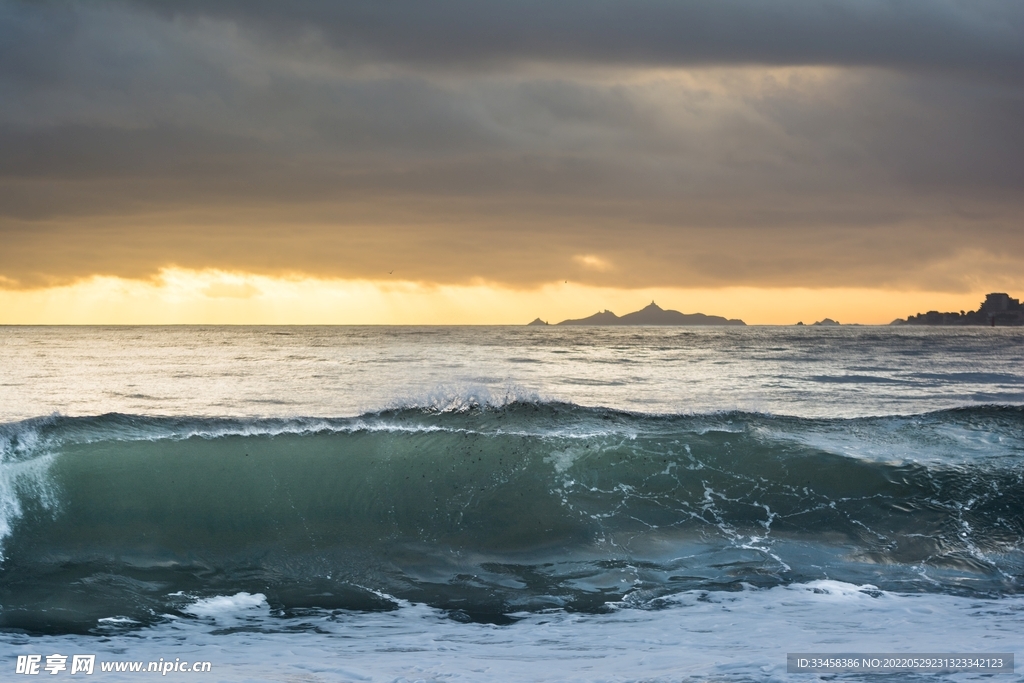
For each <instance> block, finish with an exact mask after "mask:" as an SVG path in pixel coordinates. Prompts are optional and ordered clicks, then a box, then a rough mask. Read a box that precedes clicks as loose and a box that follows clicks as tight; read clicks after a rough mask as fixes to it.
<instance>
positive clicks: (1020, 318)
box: [892, 292, 1024, 327]
mask: <svg viewBox="0 0 1024 683" xmlns="http://www.w3.org/2000/svg"><path fill="white" fill-rule="evenodd" d="M892 324H894V325H992V326H999V327H1006V326H1011V325H1012V326H1017V325H1024V306H1022V305H1021V303H1020V300H1018V299H1014V298H1012V297H1011V296H1010V295H1009V294H1006V293H1005V292H992V293H991V294H988V295H986V296H985V300H984V301H983V302H982V303H981V305H980V306H978V310H976V311H966V312H964V311H960V312H959V313H957V312H950V313H940V312H939V311H928V312H927V313H918V314H917V315H912V316H909V317H908V318H907V319H906V320H902V319H898V320H894V321H893V322H892Z"/></svg>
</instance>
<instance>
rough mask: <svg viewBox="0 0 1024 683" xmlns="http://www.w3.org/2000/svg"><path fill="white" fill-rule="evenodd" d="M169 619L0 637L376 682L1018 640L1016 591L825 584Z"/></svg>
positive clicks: (593, 676)
mask: <svg viewBox="0 0 1024 683" xmlns="http://www.w3.org/2000/svg"><path fill="white" fill-rule="evenodd" d="M184 611H185V613H186V614H185V615H184V616H175V617H170V618H167V619H166V620H165V621H163V622H161V623H158V624H155V625H152V626H149V627H146V628H145V629H142V630H138V631H133V632H131V633H130V634H126V633H124V632H119V631H118V629H117V628H116V627H115V626H113V625H112V626H111V629H112V630H111V631H110V632H109V633H108V634H107V638H103V639H96V638H89V637H81V636H63V637H52V636H46V637H35V638H24V637H19V636H14V635H11V634H7V635H0V644H2V646H3V647H4V648H5V649H7V650H8V651H9V652H10V653H11V654H31V653H38V652H47V653H48V652H50V651H54V652H62V651H67V652H70V651H76V652H77V651H81V650H88V651H89V652H93V653H95V654H97V655H98V661H111V660H117V661H120V660H124V659H125V658H126V657H130V658H131V659H134V660H138V661H156V660H158V659H160V658H163V659H164V660H165V661H167V660H174V659H175V658H179V659H181V660H184V661H210V662H212V664H213V667H214V669H213V671H212V676H213V677H212V679H211V680H218V681H265V680H294V681H300V680H302V681H380V682H385V681H493V680H507V681H524V682H525V681H537V682H544V681H694V682H696V681H707V680H728V681H762V682H770V681H792V680H815V679H817V678H818V677H817V676H814V675H802V676H793V675H789V674H787V673H786V653H787V652H821V653H835V652H905V653H914V652H949V653H959V652H1014V651H1017V652H1020V649H1021V646H1022V645H1024V636H1022V635H1021V634H1022V633H1024V598H1021V597H1016V598H1010V599H1002V600H979V599H968V598H961V597H956V596H949V595H903V594H898V593H892V592H887V591H881V590H878V589H876V588H874V587H873V586H857V585H853V584H847V583H842V582H837V581H827V580H825V581H814V582H809V583H805V584H792V585H789V586H778V587H775V588H771V589H754V588H750V587H747V588H744V589H742V590H740V591H735V592H707V591H686V592H683V593H679V594H676V595H672V596H667V597H666V598H665V599H664V600H663V601H662V602H661V604H660V605H659V606H658V608H657V609H632V608H629V607H628V606H627V605H626V604H623V605H620V606H618V607H616V608H614V609H612V611H610V612H608V613H606V614H572V613H567V612H563V611H558V610H555V611H549V612H544V613H524V614H521V615H517V616H518V618H519V620H518V621H516V622H515V623H513V624H509V625H494V624H474V623H461V622H459V621H458V620H455V619H452V618H450V617H449V615H447V614H446V613H444V612H441V611H438V610H435V609H431V608H429V607H425V606H424V605H420V604H415V603H402V604H401V606H400V607H399V608H398V609H396V610H393V611H389V612H378V613H354V612H346V611H324V610H307V611H305V612H304V613H303V614H301V615H281V614H272V613H271V611H270V610H269V609H268V607H267V604H266V602H265V600H263V599H262V596H259V595H251V594H245V593H240V594H235V595H224V596H215V597H213V598H206V599H201V600H196V601H195V602H194V603H193V604H192V605H191V606H189V607H187V608H186V609H185V610H184ZM951 624H955V625H956V626H955V628H953V629H951V628H950V625H951ZM132 676H135V678H132ZM137 677H138V674H134V675H128V674H124V675H121V676H118V675H116V674H104V675H103V677H102V679H101V680H137ZM172 678H173V679H174V680H178V679H182V678H183V675H181V674H179V675H178V676H177V677H172ZM913 679H914V677H908V676H906V675H902V676H891V677H885V676H881V677H879V676H875V677H872V679H871V680H913ZM1021 679H1022V676H1020V675H1019V674H1018V675H1013V676H999V680H1001V681H1002V680H1006V681H1012V680H1021ZM190 680H191V679H190ZM921 680H930V681H935V680H950V681H967V680H990V679H989V678H987V677H985V676H982V675H974V674H946V675H933V674H930V675H928V676H922V677H921ZM992 680H994V679H992Z"/></svg>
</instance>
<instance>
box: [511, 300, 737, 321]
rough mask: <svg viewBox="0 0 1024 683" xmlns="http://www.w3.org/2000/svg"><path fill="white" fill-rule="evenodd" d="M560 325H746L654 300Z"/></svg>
mask: <svg viewBox="0 0 1024 683" xmlns="http://www.w3.org/2000/svg"><path fill="white" fill-rule="evenodd" d="M529 324H530V325H547V324H548V323H546V322H544V321H543V320H541V319H540V318H537V319H536V320H534V321H533V322H531V323H529ZM557 324H558V325H576V326H586V325H746V323H745V322H743V321H742V320H736V319H730V318H723V317H722V316H720V315H704V314H703V313H680V312H679V311H672V310H665V309H664V308H661V307H660V306H658V304H656V303H654V302H653V301H652V302H651V303H650V304H649V305H647V306H645V307H644V308H642V309H640V310H639V311H634V312H633V313H627V314H626V315H624V316H621V317H619V316H617V315H615V314H614V313H612V312H611V311H608V310H604V311H601V312H599V313H595V314H594V315H592V316H590V317H589V318H580V319H578V320H563V321H562V322H560V323H557Z"/></svg>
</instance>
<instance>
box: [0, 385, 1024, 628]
mask: <svg viewBox="0 0 1024 683" xmlns="http://www.w3.org/2000/svg"><path fill="white" fill-rule="evenodd" d="M1022 434H1024V411H1021V409H1019V408H975V409H970V410H963V411H949V412H945V413H935V414H930V415H924V416H911V417H888V418H872V419H862V420H832V421H821V420H819V421H813V420H801V419H795V418H785V417H773V416H766V415H751V414H740V413H728V414H719V415H704V416H701V415H694V416H647V415H635V414H624V413H616V412H612V411H606V410H600V409H582V408H578V407H575V406H569V405H561V404H532V403H529V404H513V405H510V406H506V407H503V408H501V409H484V410H466V411H462V412H458V413H431V412H423V411H414V410H399V411H394V412H389V413H380V414H374V415H367V416H363V417H361V418H354V419H347V420H210V419H184V418H174V419H171V418H146V417H137V416H124V415H108V416H100V417H93V418H61V417H55V418H48V419H44V420H37V421H29V422H26V423H19V424H16V425H5V426H3V428H2V431H0V445H2V447H3V451H2V452H3V456H4V457H3V460H2V461H0V470H2V472H3V478H2V481H0V497H2V499H3V507H2V512H3V515H4V516H3V520H4V523H5V524H6V525H7V529H6V532H5V533H6V537H5V538H4V539H3V551H4V561H3V565H2V568H0V605H2V606H3V607H2V611H0V626H2V627H6V628H23V629H27V630H29V631H33V632H39V631H80V630H88V629H90V628H92V627H93V626H94V625H95V624H96V620H97V619H99V618H102V617H109V616H111V615H122V616H127V617H129V618H131V619H134V620H137V621H140V622H147V621H151V620H153V619H159V618H162V617H161V615H165V614H173V613H174V612H175V610H177V609H179V608H181V606H182V605H184V604H185V602H186V601H187V600H188V599H189V598H190V596H191V597H195V596H197V595H215V594H218V593H223V592H224V591H228V590H230V591H233V592H237V591H249V592H252V593H256V592H260V593H264V594H266V595H267V596H268V599H269V600H270V601H271V604H272V605H274V606H275V607H277V608H278V609H281V610H299V609H302V608H306V607H320V608H329V609H330V608H343V609H390V608H392V607H394V605H395V604H396V600H413V601H420V602H425V603H428V604H430V605H433V606H437V607H441V608H444V609H448V610H452V611H456V612H457V613H458V614H460V615H464V616H465V618H467V619H478V620H497V621H500V620H503V619H508V618H509V617H508V616H507V615H509V614H514V613H515V612H518V611H523V610H536V609H545V608H550V607H564V608H568V609H579V610H588V611H593V610H601V609H603V608H604V606H605V605H606V604H607V603H609V602H610V601H626V602H627V603H629V604H635V605H637V606H647V607H650V606H656V605H657V601H658V600H659V599H660V598H661V597H662V596H664V595H667V594H669V593H673V592H677V591H679V590H686V589H693V588H706V589H730V588H736V587H738V586H740V585H742V584H744V583H746V584H753V585H757V586H770V585H776V584H780V583H788V582H792V581H807V580H814V579H821V578H829V579H838V580H843V581H850V582H854V583H859V584H863V583H871V584H874V585H876V586H878V587H880V588H885V589H890V588H892V589H898V590H920V591H941V592H957V593H969V594H991V593H1013V592H1020V591H1021V589H1022V576H1024V552H1022V548H1024V546H1022V541H1024V468H1022V466H1021V462H1022V461H1021V458H1020V454H1021V451H1022V449H1024V442H1022V436H1021V435H1022Z"/></svg>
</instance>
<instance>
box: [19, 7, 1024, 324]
mask: <svg viewBox="0 0 1024 683" xmlns="http://www.w3.org/2000/svg"><path fill="white" fill-rule="evenodd" d="M1022 266H1024V3H1021V2H1020V1H1019V0H965V1H960V0H930V1H928V2H924V1H920V2H918V1H911V0H891V1H887V2H886V1H881V0H813V1H811V0H773V1H772V2H765V1H764V0H714V1H705V2H694V1H692V0H543V1H541V0H521V1H512V0H505V1H504V2H494V1H492V0H389V1H387V2H381V1H380V0H365V1H346V0H336V1H333V2H328V1H326V0H292V1H291V2H287V3H282V2H270V1H269V0H203V1H201V2H200V1H198V0H196V1H192V0H180V1H177V2H175V1H173V0H159V1H158V0H134V1H128V0H125V1H107V0H89V1H75V0H60V1H57V0H34V1H32V2H21V1H17V0H0V324H5V323H6V324H11V323H14V324H19V323H286V324H287V323H336V324H362V323H373V324H377V323H384V324H404V323H416V324H431V323H433V324H477V323H479V324H520V323H526V322H528V321H530V320H532V319H533V318H535V317H541V318H543V319H545V320H551V321H552V322H554V321H557V320H560V319H564V318H570V317H584V316H587V315H590V314H592V313H594V312H596V311H598V310H603V309H606V308H607V309H611V310H613V311H615V312H616V313H619V314H623V313H627V312H629V311H632V310H637V309H639V308H641V307H643V306H644V305H646V304H647V303H649V302H650V301H651V300H656V301H657V302H658V304H659V305H661V306H662V307H664V308H674V309H677V310H680V311H683V312H685V313H694V312H703V313H706V314H714V315H723V316H726V317H730V318H737V317H738V318H742V319H744V320H745V321H747V322H748V323H758V324H791V323H794V322H796V321H798V320H802V321H804V322H813V321H814V320H820V319H821V318H824V317H826V316H827V317H832V318H834V319H838V320H840V321H841V322H860V323H888V322H889V321H891V320H892V319H894V318H896V317H905V316H907V315H911V314H915V313H918V312H921V311H926V310H931V309H938V310H970V309H973V308H977V306H978V303H979V302H980V301H981V299H982V298H983V297H984V294H985V293H987V292H991V291H1006V292H1009V293H1010V294H1011V296H1018V297H1020V296H1024V268H1022Z"/></svg>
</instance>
